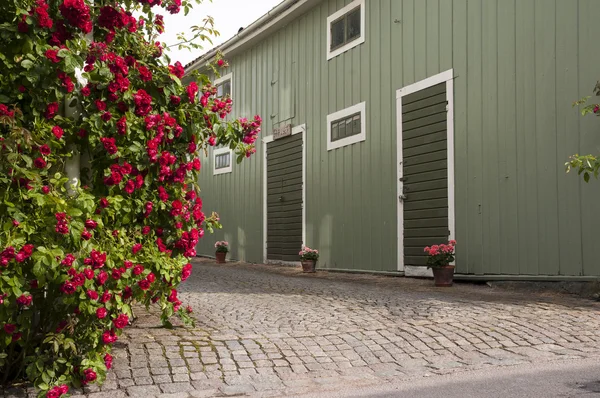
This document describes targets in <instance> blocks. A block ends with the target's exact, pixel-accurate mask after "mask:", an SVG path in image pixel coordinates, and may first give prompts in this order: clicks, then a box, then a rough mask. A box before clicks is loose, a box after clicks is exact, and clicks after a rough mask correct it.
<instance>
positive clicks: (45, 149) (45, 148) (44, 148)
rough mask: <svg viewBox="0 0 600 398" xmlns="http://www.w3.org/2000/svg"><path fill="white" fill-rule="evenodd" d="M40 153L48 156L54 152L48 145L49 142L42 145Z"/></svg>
mask: <svg viewBox="0 0 600 398" xmlns="http://www.w3.org/2000/svg"><path fill="white" fill-rule="evenodd" d="M39 150H40V153H41V154H42V155H44V156H48V155H50V154H51V153H52V151H51V150H50V147H49V146H48V144H44V145H42V146H41V147H40V148H39Z"/></svg>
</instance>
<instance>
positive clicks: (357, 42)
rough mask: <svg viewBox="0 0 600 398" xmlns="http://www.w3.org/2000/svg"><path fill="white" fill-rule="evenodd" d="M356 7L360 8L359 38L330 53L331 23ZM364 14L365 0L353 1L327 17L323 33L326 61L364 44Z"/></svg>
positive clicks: (365, 33)
mask: <svg viewBox="0 0 600 398" xmlns="http://www.w3.org/2000/svg"><path fill="white" fill-rule="evenodd" d="M358 6H360V36H359V37H357V38H356V39H354V40H352V41H351V42H349V43H346V44H344V45H343V46H342V47H339V48H336V49H335V50H333V51H331V50H330V49H331V23H332V22H333V21H335V20H336V19H338V18H339V17H341V16H342V15H344V14H347V13H348V12H350V11H352V10H353V9H354V8H356V7H358ZM366 12H367V10H366V8H365V0H355V1H353V2H352V3H350V4H348V5H347V6H345V7H344V8H342V9H340V10H338V11H336V12H334V13H333V14H331V15H330V16H328V17H327V26H326V27H325V31H326V32H327V48H326V51H327V52H326V55H327V60H328V61H329V60H330V59H332V58H335V57H337V56H338V55H340V54H343V53H345V52H346V51H348V50H350V49H352V48H354V47H356V46H358V45H360V44H362V43H364V42H365V38H366V35H367V32H366V17H365V15H366Z"/></svg>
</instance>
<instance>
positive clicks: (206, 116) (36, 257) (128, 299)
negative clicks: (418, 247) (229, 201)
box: [0, 0, 261, 397]
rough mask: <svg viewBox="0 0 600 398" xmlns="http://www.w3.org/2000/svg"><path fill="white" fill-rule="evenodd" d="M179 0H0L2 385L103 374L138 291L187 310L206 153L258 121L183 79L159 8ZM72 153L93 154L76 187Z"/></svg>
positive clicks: (69, 382)
mask: <svg viewBox="0 0 600 398" xmlns="http://www.w3.org/2000/svg"><path fill="white" fill-rule="evenodd" d="M182 7H183V8H184V9H185V10H186V11H187V10H188V9H189V2H187V1H183V4H182V1H181V0H162V1H161V0H122V1H116V0H112V1H109V0H94V1H91V0H56V1H46V0H37V1H33V0H5V1H3V2H2V4H1V5H0V382H3V383H10V382H14V381H16V380H23V379H27V380H29V381H31V382H33V383H34V384H35V385H36V386H37V387H38V388H39V389H40V391H41V392H40V394H41V395H45V396H47V397H59V396H61V395H63V394H66V393H67V391H68V388H69V386H81V385H85V384H89V383H95V382H102V380H103V379H104V377H105V374H106V371H107V369H109V368H110V366H111V363H112V357H111V355H110V351H111V346H112V345H113V344H114V343H115V342H116V341H117V340H118V339H119V336H120V334H121V331H122V330H123V328H125V327H127V326H128V324H129V323H130V321H131V319H132V317H133V314H132V310H131V308H132V303H134V302H138V303H142V304H144V305H146V306H150V305H156V306H158V307H159V308H160V310H162V319H163V322H164V323H165V324H167V325H168V324H169V321H168V318H169V317H170V316H172V315H174V314H178V315H179V316H181V317H182V318H183V320H184V321H187V322H191V318H190V317H189V315H188V312H189V309H188V310H186V309H184V308H183V306H182V303H181V302H180V300H179V298H178V296H177V287H178V285H179V284H180V282H181V281H183V280H185V279H186V278H187V277H188V276H189V275H190V273H191V268H192V267H191V265H190V264H189V259H190V257H193V256H195V254H196V252H195V246H196V244H197V242H198V240H199V239H200V238H202V236H203V234H204V231H205V230H210V229H211V228H212V227H213V226H215V225H217V221H218V219H217V216H216V215H215V214H213V215H212V216H210V217H205V215H204V213H203V209H202V200H201V199H200V197H199V187H198V186H197V179H198V173H199V171H200V167H201V164H200V160H199V151H202V150H206V148H207V146H208V145H224V146H228V147H230V148H232V149H234V150H235V151H236V153H237V155H238V161H240V160H241V159H242V158H244V157H246V156H250V154H252V153H254V151H255V150H254V142H255V140H256V137H257V135H258V133H259V131H260V123H261V120H260V118H259V117H255V118H254V119H252V120H245V119H242V120H233V121H230V122H227V121H225V120H226V119H228V118H227V117H226V116H227V114H228V113H229V112H230V111H231V100H230V99H229V98H224V99H218V98H216V88H215V87H214V86H212V85H211V83H210V81H209V79H208V78H207V77H206V76H204V75H201V74H199V73H196V72H195V73H193V74H192V75H191V77H190V81H189V82H187V83H186V84H183V83H182V81H181V79H182V77H183V75H184V70H183V67H182V66H181V64H180V63H179V62H176V63H172V64H171V61H170V60H169V59H168V57H166V55H164V54H163V48H164V45H163V44H161V43H160V41H159V35H160V33H162V32H163V31H164V24H163V18H162V16H161V15H159V14H158V12H161V11H166V12H170V13H176V12H178V11H179V9H180V8H182ZM134 15H136V16H137V17H134ZM222 64H224V63H223V62H222V61H220V60H216V63H215V65H211V67H212V68H213V69H214V70H215V71H216V72H218V67H219V65H222ZM186 79H187V77H186ZM76 153H80V154H82V158H88V159H89V167H88V168H87V169H88V170H84V171H85V172H82V174H81V181H82V182H81V183H80V184H77V185H71V184H69V185H68V186H67V181H70V180H69V176H68V175H67V172H66V167H67V166H69V167H71V166H72V160H71V159H72V158H73V157H74V156H75V155H74V154H76Z"/></svg>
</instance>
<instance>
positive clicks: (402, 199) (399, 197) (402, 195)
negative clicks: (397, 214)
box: [398, 194, 407, 202]
mask: <svg viewBox="0 0 600 398" xmlns="http://www.w3.org/2000/svg"><path fill="white" fill-rule="evenodd" d="M398 199H400V201H401V202H402V201H405V200H406V199H407V198H406V195H405V194H401V195H400V196H398Z"/></svg>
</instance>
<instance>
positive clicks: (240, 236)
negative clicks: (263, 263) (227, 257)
mask: <svg viewBox="0 0 600 398" xmlns="http://www.w3.org/2000/svg"><path fill="white" fill-rule="evenodd" d="M235 247H236V256H235V259H237V260H242V261H245V260H247V259H248V257H247V256H246V255H247V253H246V232H245V231H244V230H243V229H242V228H240V227H238V232H237V240H236V241H235ZM232 255H233V253H232ZM232 258H233V256H232Z"/></svg>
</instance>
